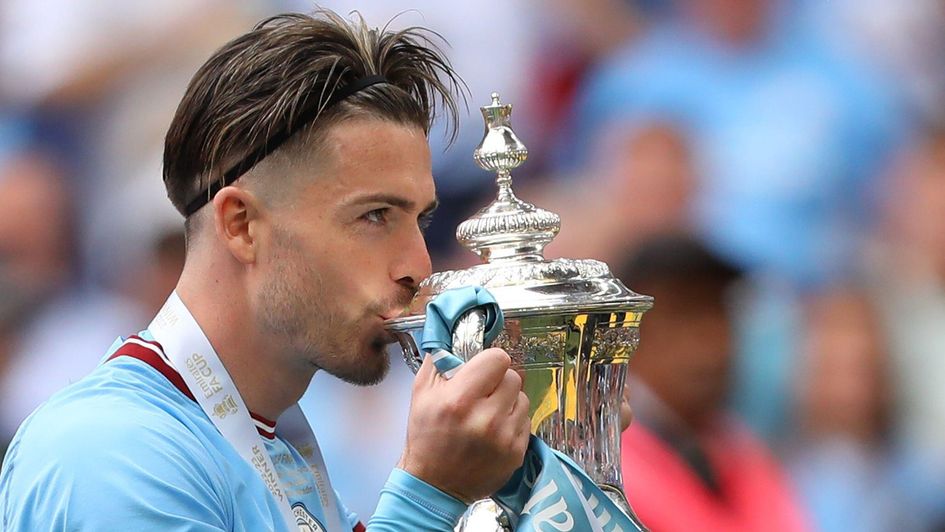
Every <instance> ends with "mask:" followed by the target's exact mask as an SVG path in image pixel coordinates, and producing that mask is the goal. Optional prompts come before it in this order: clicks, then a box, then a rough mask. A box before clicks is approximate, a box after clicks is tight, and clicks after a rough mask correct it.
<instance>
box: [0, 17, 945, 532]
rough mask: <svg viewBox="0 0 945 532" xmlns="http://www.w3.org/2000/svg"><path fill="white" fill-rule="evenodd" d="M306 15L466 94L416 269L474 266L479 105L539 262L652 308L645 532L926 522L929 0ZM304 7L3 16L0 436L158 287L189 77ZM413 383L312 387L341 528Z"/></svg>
mask: <svg viewBox="0 0 945 532" xmlns="http://www.w3.org/2000/svg"><path fill="white" fill-rule="evenodd" d="M318 5H320V6H323V7H326V8H331V9H334V10H336V11H339V12H341V13H349V12H350V11H352V10H355V9H356V10H358V11H359V12H360V13H361V14H362V15H363V16H364V17H365V19H366V20H367V21H368V22H369V23H371V24H372V25H376V26H383V25H384V24H386V23H388V21H390V25H391V27H393V28H398V27H404V26H409V25H422V26H425V27H428V28H431V29H433V30H435V31H436V32H438V33H439V34H441V35H442V36H443V37H444V38H445V39H446V41H448V43H449V44H448V45H444V49H445V50H446V51H447V55H448V56H449V57H450V58H451V60H452V62H453V65H454V67H455V68H456V70H457V71H458V72H459V74H460V75H461V76H462V77H463V78H464V79H465V81H466V83H467V84H468V86H469V90H470V99H469V108H470V110H471V111H470V114H469V115H468V116H466V117H463V119H462V124H461V128H460V132H459V136H458V139H457V141H456V142H455V143H453V144H452V145H448V144H447V138H446V135H444V132H443V130H442V129H436V128H435V130H434V132H433V133H432V134H431V138H430V140H431V145H432V147H433V155H434V173H435V175H436V178H437V187H438V194H439V196H440V200H441V207H440V209H439V211H438V212H437V219H436V221H435V222H434V224H433V226H432V227H431V228H430V230H429V233H428V244H429V246H430V250H431V254H432V255H433V259H434V269H435V270H442V269H446V268H455V267H465V266H469V265H471V264H473V263H474V257H473V256H472V254H470V253H468V252H466V251H464V250H461V249H459V247H458V245H457V244H456V243H455V241H454V239H453V232H454V230H455V227H456V225H457V224H458V223H459V222H460V221H461V220H463V219H464V218H465V217H467V216H468V215H469V214H471V213H473V212H475V210H477V209H478V208H480V207H481V206H483V205H485V204H486V203H487V202H488V201H489V200H490V196H492V195H493V194H494V185H493V176H490V175H489V174H487V173H486V172H484V171H481V170H479V169H478V168H477V167H476V166H475V164H474V163H473V161H472V156H471V155H472V151H473V149H474V147H475V146H476V144H477V143H478V141H479V139H480V137H481V134H482V121H481V118H480V117H479V114H478V112H476V109H477V107H478V106H480V105H484V104H486V103H488V101H489V94H490V93H491V92H493V91H498V92H499V93H500V94H501V96H502V100H503V102H510V103H512V104H513V105H514V106H515V111H514V113H513V124H514V126H515V130H516V132H517V134H518V135H519V136H520V137H521V138H522V140H523V141H524V142H525V143H526V145H528V148H529V160H528V162H527V163H526V164H525V165H524V166H522V167H521V168H520V169H519V170H518V171H517V173H516V174H515V175H514V179H515V181H514V183H515V188H516V191H517V192H518V195H519V196H520V197H522V198H523V199H525V200H528V201H530V202H533V203H535V204H537V205H539V206H541V207H543V208H546V209H548V210H552V211H555V212H557V213H559V214H560V215H561V218H562V230H561V233H560V235H559V237H558V238H557V239H556V240H555V241H554V242H553V243H552V244H551V245H550V246H549V247H548V248H547V251H546V256H548V257H558V256H567V257H574V258H586V257H592V258H597V259H601V260H604V261H606V262H607V263H608V264H610V266H611V268H612V269H613V270H614V272H615V273H616V274H617V275H618V276H619V277H621V278H622V279H623V280H624V281H625V282H626V284H627V285H628V286H629V287H630V288H631V289H634V290H636V291H638V292H642V293H647V294H649V295H654V296H656V306H655V307H654V309H653V310H652V311H651V312H650V313H649V314H647V315H646V316H645V317H644V320H643V326H642V341H641V346H640V350H639V353H638V357H637V358H636V359H635V360H634V362H632V363H631V374H632V375H633V378H632V379H631V380H632V384H631V397H632V403H633V405H634V408H635V410H636V414H637V419H636V422H635V424H634V425H633V427H632V428H631V429H630V430H629V431H628V432H627V434H626V435H625V440H624V461H625V477H626V478H625V480H626V481H627V491H628V494H629V497H630V500H631V503H633V504H635V507H636V509H637V511H638V512H639V514H640V516H641V518H642V519H643V520H644V521H645V522H647V523H650V526H651V527H652V528H653V530H654V531H656V532H661V531H663V530H667V531H673V530H745V531H749V530H781V529H783V530H824V531H846V530H860V531H893V530H895V531H913V530H915V531H924V530H945V386H943V383H945V31H942V28H945V3H942V2H941V1H939V0H829V1H828V0H580V1H577V0H461V1H456V2H444V1H442V0H439V1H434V0H364V1H360V2H342V1H333V0H326V1H324V2H319V4H318ZM313 7H314V5H313V4H312V3H310V2H308V1H303V0H163V1H161V2H128V1H125V0H79V1H76V0H43V1H41V2H37V1H35V0H0V449H2V446H3V442H6V441H8V440H9V439H10V438H11V437H12V434H13V432H14V431H15V430H16V427H17V426H18V425H19V423H20V422H21V421H22V420H23V419H24V417H25V416H27V415H28V414H29V412H30V411H31V410H32V409H34V408H35V407H36V406H38V405H39V404H40V403H41V402H42V401H43V400H45V398H47V397H48V396H49V395H50V394H52V393H53V392H55V391H56V390H58V389H60V388H62V387H63V386H66V385H68V384H69V383H70V382H73V381H75V380H77V379H79V378H81V377H82V376H83V375H84V374H85V373H87V372H88V371H90V370H91V368H93V367H94V366H95V365H96V364H97V363H99V361H100V359H101V356H102V355H103V354H104V352H105V350H106V349H107V347H108V346H109V345H110V344H111V343H112V341H113V340H114V339H115V338H116V337H117V336H119V335H128V334H132V333H135V332H136V331H138V330H140V329H142V328H143V327H145V326H146V325H147V323H148V321H149V320H150V317H151V316H152V315H153V313H154V312H155V311H156V310H157V309H158V308H159V307H160V305H161V304H162V303H163V301H164V298H165V297H166V296H167V294H168V293H169V292H170V291H171V290H172V289H173V286H174V283H175V281H176V279H177V275H178V273H179V271H180V268H181V265H182V264H183V260H184V245H183V236H182V220H181V219H180V218H179V216H178V215H177V213H176V212H175V211H174V210H173V208H172V207H171V205H170V203H169V202H168V201H166V199H165V193H164V189H163V184H162V182H161V169H160V161H161V153H162V149H163V136H164V133H165V131H166V128H167V126H168V124H169V122H170V119H171V116H172V114H173V112H174V109H175V107H176V105H177V102H178V101H179V99H180V97H181V96H182V95H183V92H184V89H185V87H186V84H187V82H188V80H189V77H190V76H191V75H192V74H193V72H194V71H195V70H196V68H197V67H198V66H199V65H200V64H201V63H202V62H203V60H205V59H206V58H207V57H208V56H209V55H210V53H212V51H213V50H214V49H216V48H217V47H218V46H220V45H221V44H222V43H224V42H226V41H227V40H229V39H230V38H232V37H234V36H235V35H237V34H239V33H241V32H243V31H245V30H247V29H249V28H250V27H252V25H253V23H254V22H256V21H258V20H259V19H261V18H263V17H265V16H267V15H272V14H276V13H279V12H283V11H311V10H312V9H313ZM392 356H396V355H392ZM409 381H410V374H409V372H408V371H407V369H406V367H405V366H403V365H400V364H398V363H396V362H394V364H393V370H392V375H391V377H390V378H389V379H388V380H387V381H386V382H385V383H383V384H382V385H380V386H378V387H375V388H372V389H359V388H353V387H350V386H347V385H343V384H341V383H339V382H337V381H335V380H334V379H332V378H331V377H328V376H324V375H317V376H316V379H315V383H314V384H313V387H312V388H313V389H312V390H310V392H309V393H308V394H307V395H306V397H305V398H304V400H303V403H304V408H305V409H306V410H307V411H309V412H310V414H311V415H310V417H311V418H313V422H314V424H315V425H316V433H317V434H319V439H320V442H321V443H322V446H323V451H324V453H325V455H326V461H327V463H328V464H329V470H330V471H331V473H332V478H333V480H334V484H335V487H336V489H337V490H338V491H339V492H340V493H341V495H342V497H343V498H344V499H345V500H346V502H347V503H348V505H349V506H350V507H351V508H352V509H353V510H355V511H357V512H358V513H359V514H361V515H370V514H371V513H372V511H373V506H374V503H375V502H376V497H377V493H378V492H379V490H380V486H381V485H382V484H383V481H384V479H385V478H386V476H387V474H388V472H389V470H390V468H391V467H393V465H394V464H395V463H396V460H397V458H398V454H399V452H400V449H401V445H402V440H403V437H404V424H405V423H404V421H405V419H406V410H407V404H408V401H409V390H410V386H409ZM339 404H342V405H344V408H337V406H336V405H339ZM680 509H685V510H684V511H681V510H680Z"/></svg>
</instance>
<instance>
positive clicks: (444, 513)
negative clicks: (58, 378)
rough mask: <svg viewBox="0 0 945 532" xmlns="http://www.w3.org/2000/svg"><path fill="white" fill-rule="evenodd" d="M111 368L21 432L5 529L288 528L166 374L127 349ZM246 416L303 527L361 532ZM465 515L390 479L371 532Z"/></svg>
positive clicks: (407, 478)
mask: <svg viewBox="0 0 945 532" xmlns="http://www.w3.org/2000/svg"><path fill="white" fill-rule="evenodd" d="M141 336H142V337H143V339H144V340H145V341H148V340H150V339H151V338H150V337H149V336H148V335H147V333H144V334H142V335H141ZM106 358H107V361H106V362H105V363H103V364H102V365H100V366H99V367H98V368H97V369H96V370H95V371H93V372H92V373H91V374H90V375H89V376H88V377H86V378H84V379H82V380H81V381H79V382H77V383H76V384H74V385H72V386H70V387H68V388H66V389H64V390H62V391H61V392H59V393H58V394H56V395H54V396H53V397H52V398H51V399H50V400H49V401H48V402H46V403H45V404H44V405H43V406H41V407H40V408H39V409H38V410H37V411H36V412H34V413H33V414H32V415H31V416H30V417H29V418H28V419H27V420H26V421H25V422H24V423H23V425H22V426H21V427H20V430H19V431H17V434H16V436H15V437H14V438H13V441H12V442H11V444H10V446H9V449H8V451H7V454H6V457H5V458H4V462H3V468H2V472H0V517H2V524H3V526H2V530H4V531H8V532H13V531H23V532H26V531H29V532H36V531H45V530H168V531H171V530H173V531H194V532H197V531H219V530H228V531H244V530H245V531H253V532H255V531H262V530H286V527H285V525H284V524H283V519H282V517H281V514H280V511H279V506H278V504H277V503H276V500H275V499H274V498H273V496H272V494H271V493H270V492H269V490H268V489H267V487H266V485H265V484H264V483H263V481H262V480H261V479H260V478H259V475H258V473H257V472H256V470H255V469H254V468H253V467H252V466H251V465H249V464H248V463H247V462H245V461H244V460H243V459H242V458H241V457H240V455H239V454H238V453H237V452H236V450H235V449H234V448H233V447H232V445H231V444H230V443H229V442H227V441H226V440H225V439H224V438H223V436H222V435H221V434H220V433H219V432H218V430H217V429H216V428H215V427H214V425H213V423H212V422H211V421H210V419H208V418H207V416H206V415H205V414H204V412H203V411H202V410H201V408H200V406H199V405H198V404H197V403H196V402H194V401H193V399H192V396H190V395H189V392H188V391H187V389H186V387H185V386H184V385H183V381H182V379H181V377H180V375H179V374H177V372H176V371H174V369H173V368H171V367H170V366H168V365H167V364H166V363H164V362H163V361H162V360H161V358H160V357H158V356H157V355H155V353H154V352H153V351H151V350H149V349H145V348H142V347H140V346H137V345H135V344H132V343H123V342H116V345H115V346H113V348H112V350H111V352H110V353H109V355H108V356H107V357H106ZM252 417H253V419H254V422H255V424H256V428H257V430H258V431H259V433H260V435H262V436H263V438H262V439H263V441H264V443H265V445H266V448H267V450H268V451H269V454H270V456H271V458H272V462H273V464H274V465H275V467H276V469H277V470H278V475H279V477H280V479H282V480H283V485H284V487H285V488H286V492H287V494H288V496H289V499H290V502H291V504H290V505H291V507H292V510H293V512H294V513H295V515H296V517H297V518H298V519H299V525H300V528H301V529H302V530H314V531H320V530H324V525H323V522H324V515H325V512H340V513H341V515H342V516H343V521H342V522H344V523H347V524H348V525H349V526H350V528H349V530H354V531H362V530H365V527H364V526H363V525H362V524H361V523H360V522H359V521H358V519H357V517H356V516H354V515H353V514H351V513H349V512H347V511H346V510H345V509H344V508H343V507H341V508H322V507H321V502H320V499H319V497H318V495H317V490H316V489H315V479H314V477H313V475H312V474H311V472H310V471H309V469H308V466H307V464H306V462H305V460H304V459H303V458H302V457H301V456H300V455H299V453H298V452H297V451H296V450H295V449H293V448H292V447H291V446H290V445H289V444H287V443H286V442H285V440H283V439H282V438H281V437H279V436H277V435H276V434H275V433H274V428H275V423H274V422H272V421H270V420H266V419H264V418H262V417H260V416H257V415H253V416H252ZM339 504H340V503H339ZM465 509H466V506H465V505H464V504H463V503H462V502H460V501H458V500H456V499H454V498H453V497H450V496H448V495H446V494H445V493H443V492H441V491H439V490H437V489H436V488H434V487H432V486H430V485H428V484H426V483H424V482H423V481H421V480H419V479H417V478H415V477H413V476H411V475H409V474H408V473H406V472H404V471H401V470H394V471H393V473H392V474H391V476H390V479H389V480H388V483H387V485H386V486H385V489H384V490H383V491H382V493H381V497H380V500H379V502H378V507H377V512H376V513H375V515H374V517H373V518H372V519H371V522H370V524H369V526H368V530H372V531H393V530H401V531H406V530H411V531H412V530H452V527H453V525H454V523H455V522H456V521H457V520H458V519H459V517H460V515H461V514H462V513H463V511H464V510H465ZM329 532H335V531H329Z"/></svg>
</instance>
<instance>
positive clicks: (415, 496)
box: [367, 469, 466, 532]
mask: <svg viewBox="0 0 945 532" xmlns="http://www.w3.org/2000/svg"><path fill="white" fill-rule="evenodd" d="M465 511H466V504H465V503H463V502H462V501H460V500H458V499H456V498H455V497H452V496H450V495H447V494H446V493H443V492H442V491H440V490H439V489H437V488H435V487H433V486H431V485H430V484H427V483H426V482H424V481H422V480H420V479H418V478H417V477H415V476H413V475H411V474H410V473H407V472H406V471H404V470H402V469H394V470H393V471H392V472H391V474H390V477H389V478H388V479H387V484H385V485H384V489H383V490H381V496H380V499H379V500H378V502H377V510H376V511H375V513H374V516H373V517H372V518H371V521H370V522H369V523H368V526H367V530H368V532H394V531H397V532H406V531H412V530H442V531H450V532H451V531H452V530H453V527H454V526H456V522H457V521H459V518H460V517H461V516H462V515H463V512H465Z"/></svg>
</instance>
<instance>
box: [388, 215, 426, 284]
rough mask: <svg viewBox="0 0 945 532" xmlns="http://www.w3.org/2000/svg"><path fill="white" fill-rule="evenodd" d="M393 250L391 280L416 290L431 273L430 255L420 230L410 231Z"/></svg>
mask: <svg viewBox="0 0 945 532" xmlns="http://www.w3.org/2000/svg"><path fill="white" fill-rule="evenodd" d="M400 244H401V246H400V247H399V249H397V250H395V254H396V255H395V259H394V261H393V263H392V265H391V279H393V280H394V281H395V282H397V283H398V284H400V285H402V286H404V287H405V288H409V289H411V290H416V289H417V286H418V285H419V284H420V281H422V280H424V279H426V278H427V277H429V276H430V274H431V273H433V265H432V263H431V262H430V253H429V252H428V251H427V244H426V240H425V239H424V238H423V232H422V231H420V228H419V227H418V228H416V229H415V230H413V231H410V232H409V234H408V235H406V236H405V238H404V239H403V240H402V241H401V242H400Z"/></svg>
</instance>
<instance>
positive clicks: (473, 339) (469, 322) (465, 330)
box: [453, 308, 486, 362]
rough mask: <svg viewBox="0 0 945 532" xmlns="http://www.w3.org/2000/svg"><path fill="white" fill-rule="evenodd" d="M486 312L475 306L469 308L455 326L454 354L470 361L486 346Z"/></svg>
mask: <svg viewBox="0 0 945 532" xmlns="http://www.w3.org/2000/svg"><path fill="white" fill-rule="evenodd" d="M485 338H486V312H485V311H484V310H482V309H478V308H474V309H471V310H467V311H466V312H465V313H464V314H463V315H462V316H460V318H459V319H458V320H457V321H456V325H455V326H454V327H453V354H454V355H456V356H458V357H459V358H461V359H463V361H464V362H469V359H470V358H472V357H473V356H475V355H476V354H477V353H479V352H480V351H482V350H483V349H484V348H485V345H484V344H485Z"/></svg>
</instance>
